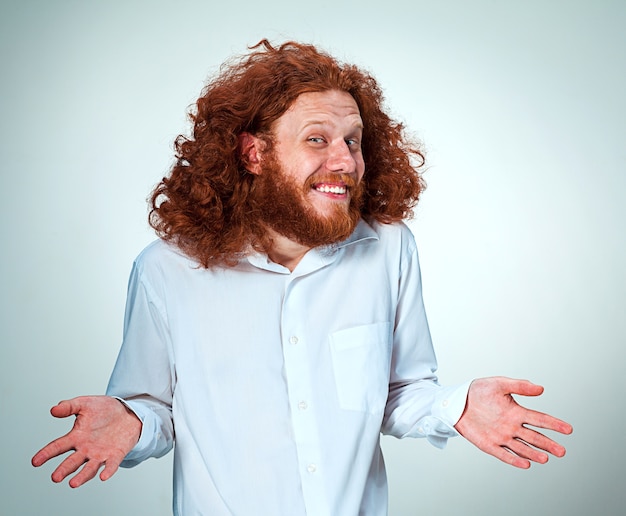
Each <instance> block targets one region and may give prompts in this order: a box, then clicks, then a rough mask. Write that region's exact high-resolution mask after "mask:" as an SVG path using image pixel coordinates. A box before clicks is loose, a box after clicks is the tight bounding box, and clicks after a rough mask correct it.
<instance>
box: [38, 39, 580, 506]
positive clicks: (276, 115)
mask: <svg viewBox="0 0 626 516" xmlns="http://www.w3.org/2000/svg"><path fill="white" fill-rule="evenodd" d="M254 48H255V50H254V51H253V52H252V53H251V54H249V55H248V56H247V57H244V58H242V59H241V60H240V61H238V62H235V63H232V64H231V65H230V66H229V67H227V68H224V69H222V71H221V73H220V75H219V76H218V77H217V78H215V79H214V80H213V81H212V82H211V83H209V85H208V86H207V87H206V89H205V91H204V92H203V95H202V96H201V98H200V99H199V100H198V102H197V108H196V112H195V113H194V114H193V116H192V119H193V123H194V125H193V133H192V135H191V137H189V138H183V137H179V139H178V140H177V143H176V149H177V162H176V164H175V165H174V167H173V169H172V171H171V173H170V175H169V176H168V177H167V178H164V179H163V180H162V182H161V183H160V184H159V185H158V186H157V188H156V189H155V191H154V193H153V196H152V212H151V215H150V221H151V224H152V226H153V227H154V228H155V229H156V230H157V232H158V234H159V236H160V237H161V240H159V241H157V242H155V243H153V244H152V245H150V246H148V248H146V249H145V250H144V251H143V252H142V253H141V255H140V256H139V257H138V258H137V260H136V262H135V265H134V268H133V272H132V274H131V279H130V283H129V292H128V302H127V310H126V317H125V328H124V341H123V344H122V349H121V351H120V355H119V357H118V361H117V364H116V366H115V369H114V371H113V374H112V377H111V380H110V383H109V387H108V390H107V396H96V397H80V398H75V399H73V400H69V401H63V402H61V403H60V404H58V405H57V406H55V407H53V408H52V414H53V415H54V416H55V417H67V416H70V415H72V414H73V415H75V416H76V421H75V424H74V428H73V429H72V431H71V432H70V433H68V434H67V435H66V436H64V437H61V438H59V439H57V440H55V441H53V442H52V443H50V444H48V445H47V446H46V447H44V448H43V449H42V450H41V451H40V452H38V453H37V454H36V455H35V457H33V464H34V465H35V466H39V465H41V464H43V463H44V462H46V461H47V460H49V459H50V458H52V457H54V456H58V455H60V454H62V453H65V452H67V451H70V450H73V451H74V452H73V453H72V454H70V455H69V456H68V457H67V458H65V460H64V461H63V462H62V463H61V464H60V465H59V467H58V468H57V469H56V470H55V471H54V473H53V474H52V479H53V480H54V481H55V482H60V481H62V480H63V479H64V478H65V477H67V476H68V475H70V474H72V473H73V472H75V471H78V470H79V469H80V471H79V472H78V473H77V474H76V475H75V476H74V477H73V478H72V479H71V480H70V485H71V486H72V487H78V486H80V485H82V484H83V483H84V482H86V481H88V480H90V479H92V478H94V477H95V475H96V474H97V473H98V471H99V470H100V468H101V467H102V466H104V469H103V471H102V472H101V473H100V478H101V479H102V480H106V479H108V478H110V477H111V476H112V475H113V474H114V473H115V471H116V470H117V468H118V466H119V465H120V464H122V465H123V466H133V465H135V464H138V463H139V462H141V461H143V460H145V459H146V458H148V457H158V456H161V455H163V454H165V453H167V452H168V451H169V450H170V449H171V448H172V446H173V443H174V441H176V449H175V459H174V477H175V482H174V513H175V514H182V515H189V514H212V515H222V514H224V515H226V514H272V515H274V514H276V515H278V514H285V515H290V516H291V515H300V514H302V515H303V514H309V515H356V514H370V515H379V514H386V510H387V488H386V477H385V469H384V464H383V459H382V455H381V451H380V447H379V438H380V433H381V432H383V433H386V434H390V435H395V436H397V437H406V436H411V437H426V438H427V439H428V440H429V441H430V442H431V443H433V444H434V445H436V446H439V447H442V446H444V445H445V442H446V440H447V439H448V438H449V437H452V436H455V435H457V432H458V433H460V434H461V435H463V436H464V437H466V438H467V439H468V440H470V441H471V442H473V443H474V444H475V445H476V446H478V447H479V448H480V449H482V450H483V451H485V452H487V453H490V454H492V455H494V456H495V457H497V458H499V459H501V460H503V461H504V462H507V463H509V464H511V465H513V466H516V467H521V468H527V467H529V466H530V461H534V462H539V463H544V462H546V461H547V460H548V456H547V453H546V452H548V453H551V454H553V455H556V456H559V457H560V456H563V455H564V454H565V449H564V448H563V447H562V446H560V445H558V444H557V443H555V442H554V441H552V440H551V439H549V438H548V437H546V436H544V435H542V434H541V433H540V432H538V431H536V430H533V429H531V428H529V427H528V425H530V426H534V427H538V428H548V429H550V430H555V431H558V432H561V433H565V434H567V433H570V432H571V426H570V425H568V424H567V423H565V422H563V421H560V420H558V419H555V418H553V417H551V416H549V415H546V414H540V413H537V412H534V411H530V410H527V409H525V408H523V407H521V406H519V405H518V404H517V403H515V401H514V400H513V398H512V396H511V394H522V395H532V396H534V395H539V394H541V392H542V388H541V387H539V386H537V385H534V384H531V383H530V382H526V381H521V380H510V379H506V378H488V379H480V380H475V381H474V382H471V383H470V382H468V383H466V384H463V385H460V386H457V387H453V388H444V387H440V386H439V385H438V384H437V380H436V376H435V370H436V362H435V356H434V352H433V349H432V344H431V341H430V335H429V331H428V325H427V320H426V315H425V311H424V306H423V303H422V296H421V282H420V270H419V262H418V256H417V251H416V247H415V242H414V240H413V237H412V235H411V233H410V231H409V230H408V229H407V227H406V226H405V225H404V224H403V223H402V220H403V219H405V218H407V217H409V216H410V214H411V209H412V208H413V206H414V205H415V203H416V202H417V200H418V198H419V195H420V192H421V191H422V189H423V182H422V180H421V177H420V175H419V172H418V170H419V168H420V167H421V166H422V164H423V156H422V154H421V152H420V150H419V147H418V146H417V145H416V144H414V143H412V142H410V141H408V140H407V139H406V138H405V137H404V135H403V128H402V126H401V125H400V124H397V123H395V122H394V121H393V120H391V119H390V118H389V117H388V116H387V115H386V114H385V113H384V111H383V110H382V106H381V104H382V94H381V92H380V90H379V88H378V86H377V84H376V82H375V81H374V79H372V78H371V77H370V76H369V75H368V74H366V73H364V72H362V71H360V70H359V69H357V68H355V67H353V66H348V65H342V64H340V63H338V62H337V61H336V60H334V59H333V58H331V57H330V56H328V55H326V54H324V53H321V52H319V51H317V50H316V49H315V48H314V47H312V46H307V45H300V44H296V43H286V44H284V45H282V46H280V47H278V48H274V47H272V46H271V45H270V44H269V43H268V42H267V41H263V42H261V43H260V44H259V45H258V46H257V47H254ZM81 467H82V469H81Z"/></svg>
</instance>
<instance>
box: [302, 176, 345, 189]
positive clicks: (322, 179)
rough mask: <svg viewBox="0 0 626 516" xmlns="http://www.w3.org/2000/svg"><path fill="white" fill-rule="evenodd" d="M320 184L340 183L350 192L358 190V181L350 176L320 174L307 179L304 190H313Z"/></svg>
mask: <svg viewBox="0 0 626 516" xmlns="http://www.w3.org/2000/svg"><path fill="white" fill-rule="evenodd" d="M320 183H339V184H343V185H345V186H346V187H347V188H348V190H353V189H354V188H356V185H357V182H356V179H355V178H354V177H353V176H352V175H350V174H343V173H319V174H314V175H312V176H310V177H308V178H307V180H306V181H305V182H304V188H305V189H308V188H312V187H313V185H317V184H320Z"/></svg>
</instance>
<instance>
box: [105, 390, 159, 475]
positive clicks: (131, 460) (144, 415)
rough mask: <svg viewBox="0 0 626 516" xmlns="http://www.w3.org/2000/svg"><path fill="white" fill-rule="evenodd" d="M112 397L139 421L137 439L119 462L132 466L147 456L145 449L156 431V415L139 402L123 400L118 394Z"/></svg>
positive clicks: (124, 465) (125, 465)
mask: <svg viewBox="0 0 626 516" xmlns="http://www.w3.org/2000/svg"><path fill="white" fill-rule="evenodd" d="M113 398H115V399H116V400H118V401H120V402H121V403H123V404H124V406H125V407H126V408H128V410H130V411H131V412H132V413H133V414H135V415H136V416H137V417H138V418H139V420H140V421H141V434H140V435H139V440H138V441H137V444H135V446H134V447H133V449H132V450H130V451H129V452H128V454H127V455H126V457H124V460H123V461H122V463H121V464H120V466H122V467H124V468H132V467H134V466H136V465H137V464H139V463H140V462H142V461H144V460H145V459H146V458H147V454H146V449H148V448H150V445H151V443H152V441H153V439H154V436H155V434H157V433H158V425H157V421H156V417H154V413H153V412H152V411H151V410H150V409H148V408H146V407H145V406H144V405H143V404H142V403H140V402H139V403H137V402H134V401H129V400H125V399H123V398H120V397H118V396H113Z"/></svg>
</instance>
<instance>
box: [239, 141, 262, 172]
mask: <svg viewBox="0 0 626 516" xmlns="http://www.w3.org/2000/svg"><path fill="white" fill-rule="evenodd" d="M238 138H239V152H240V153H241V161H243V164H244V166H245V167H246V170H247V171H248V172H250V173H251V174H254V175H255V176H258V175H259V174H260V173H261V152H262V150H263V146H264V145H263V141H262V140H261V139H260V138H259V137H258V136H254V135H253V134H251V133H241V134H240V135H239V137H238Z"/></svg>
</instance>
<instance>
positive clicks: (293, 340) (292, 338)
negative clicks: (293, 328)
mask: <svg viewBox="0 0 626 516" xmlns="http://www.w3.org/2000/svg"><path fill="white" fill-rule="evenodd" d="M289 342H291V343H292V344H297V343H298V337H296V336H295V335H293V336H292V337H290V338H289Z"/></svg>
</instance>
